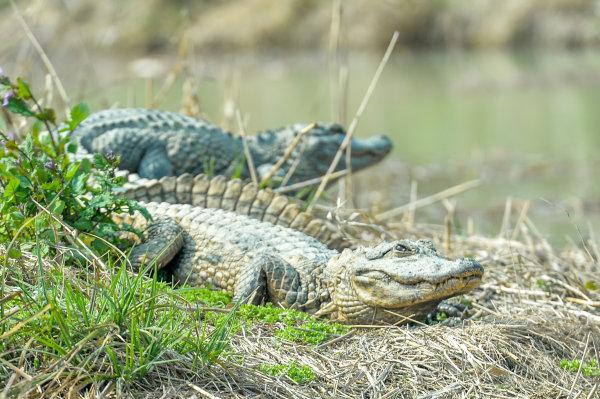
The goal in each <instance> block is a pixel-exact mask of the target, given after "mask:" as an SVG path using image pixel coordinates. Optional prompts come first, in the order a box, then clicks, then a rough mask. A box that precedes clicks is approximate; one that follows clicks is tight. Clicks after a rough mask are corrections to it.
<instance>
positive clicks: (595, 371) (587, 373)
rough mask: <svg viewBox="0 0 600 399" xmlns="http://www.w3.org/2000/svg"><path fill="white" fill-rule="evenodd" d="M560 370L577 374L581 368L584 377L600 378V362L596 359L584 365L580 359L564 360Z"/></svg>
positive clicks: (561, 362)
mask: <svg viewBox="0 0 600 399" xmlns="http://www.w3.org/2000/svg"><path fill="white" fill-rule="evenodd" d="M560 368H561V369H563V370H567V371H570V372H572V373H577V371H578V370H579V369H580V368H581V374H583V376H584V377H600V368H599V367H598V361H597V360H596V359H592V360H589V361H588V362H587V363H584V364H583V365H582V364H581V360H579V359H573V360H569V359H562V360H561V361H560Z"/></svg>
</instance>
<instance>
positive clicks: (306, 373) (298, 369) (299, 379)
mask: <svg viewBox="0 0 600 399" xmlns="http://www.w3.org/2000/svg"><path fill="white" fill-rule="evenodd" d="M258 369H259V370H260V371H261V372H262V373H264V374H268V375H272V376H274V377H279V376H282V375H285V376H287V377H288V378H289V379H291V380H292V381H294V382H295V383H296V384H306V383H309V382H311V381H314V379H315V377H316V376H315V372H314V371H313V370H312V369H311V368H310V367H309V366H307V365H299V364H297V363H295V362H292V363H290V364H266V363H263V364H261V365H259V366H258Z"/></svg>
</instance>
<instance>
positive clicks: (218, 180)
mask: <svg viewBox="0 0 600 399" xmlns="http://www.w3.org/2000/svg"><path fill="white" fill-rule="evenodd" d="M122 194H123V195H124V196H125V197H127V198H130V199H134V200H137V201H142V202H167V203H171V204H190V205H194V206H198V207H201V208H214V209H223V210H227V211H233V212H236V213H238V214H241V215H247V216H250V217H251V218H253V219H257V220H260V221H263V222H269V223H272V224H274V225H278V226H284V227H290V228H292V229H294V230H298V231H300V232H302V233H304V234H306V235H309V236H311V237H314V238H316V239H317V240H319V241H321V242H322V243H324V244H326V245H327V246H328V247H329V248H332V249H336V250H339V251H341V250H342V249H344V248H348V247H350V246H351V243H350V241H349V240H348V239H346V238H345V237H344V236H343V235H342V234H341V233H340V232H339V231H338V230H337V229H336V228H335V226H334V225H333V224H332V223H330V222H328V221H326V220H324V219H321V218H319V217H316V216H315V215H313V214H312V213H310V212H307V211H303V210H302V209H301V208H300V206H299V205H298V203H297V202H295V201H294V200H293V199H291V198H290V197H287V196H285V195H281V194H276V193H274V192H273V190H271V189H270V188H263V189H259V188H258V187H257V186H256V185H255V184H253V183H244V182H242V180H240V179H228V178H226V177H225V176H216V177H213V178H212V179H209V178H208V177H207V176H206V175H204V174H200V175H197V176H192V175H191V174H189V173H186V174H183V175H181V176H168V177H163V178H161V179H159V180H154V179H139V180H134V181H131V182H129V183H127V184H126V185H125V186H124V187H123V189H122Z"/></svg>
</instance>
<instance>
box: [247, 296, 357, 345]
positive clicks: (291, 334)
mask: <svg viewBox="0 0 600 399" xmlns="http://www.w3.org/2000/svg"><path fill="white" fill-rule="evenodd" d="M239 317H240V319H241V320H246V321H249V322H264V323H267V324H275V323H277V324H280V328H279V329H278V330H277V331H275V336H276V337H278V338H281V339H284V340H287V341H293V342H298V343H303V344H311V345H318V344H320V343H323V342H325V341H326V340H328V339H330V338H331V337H332V336H337V335H342V334H346V333H347V332H348V331H350V330H349V328H348V327H346V326H344V325H342V324H339V323H333V322H329V321H326V320H319V319H317V318H315V317H314V316H311V315H309V314H308V313H304V312H300V311H298V310H294V309H282V308H279V307H276V306H273V305H272V304H267V305H266V306H254V305H244V306H242V307H241V308H240V311H239ZM281 324H282V326H281Z"/></svg>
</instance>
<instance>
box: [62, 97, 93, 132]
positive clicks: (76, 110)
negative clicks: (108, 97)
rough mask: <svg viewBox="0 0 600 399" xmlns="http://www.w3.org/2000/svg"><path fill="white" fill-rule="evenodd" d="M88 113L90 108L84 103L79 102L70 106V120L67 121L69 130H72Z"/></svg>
mask: <svg viewBox="0 0 600 399" xmlns="http://www.w3.org/2000/svg"><path fill="white" fill-rule="evenodd" d="M89 114H90V109H89V107H88V106H87V104H86V103H79V104H77V105H75V106H74V107H73V108H71V120H69V121H68V122H67V124H68V125H69V130H71V131H73V130H75V128H76V127H77V126H78V125H79V124H80V123H81V122H83V120H84V119H85V118H87V117H88V115H89Z"/></svg>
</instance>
